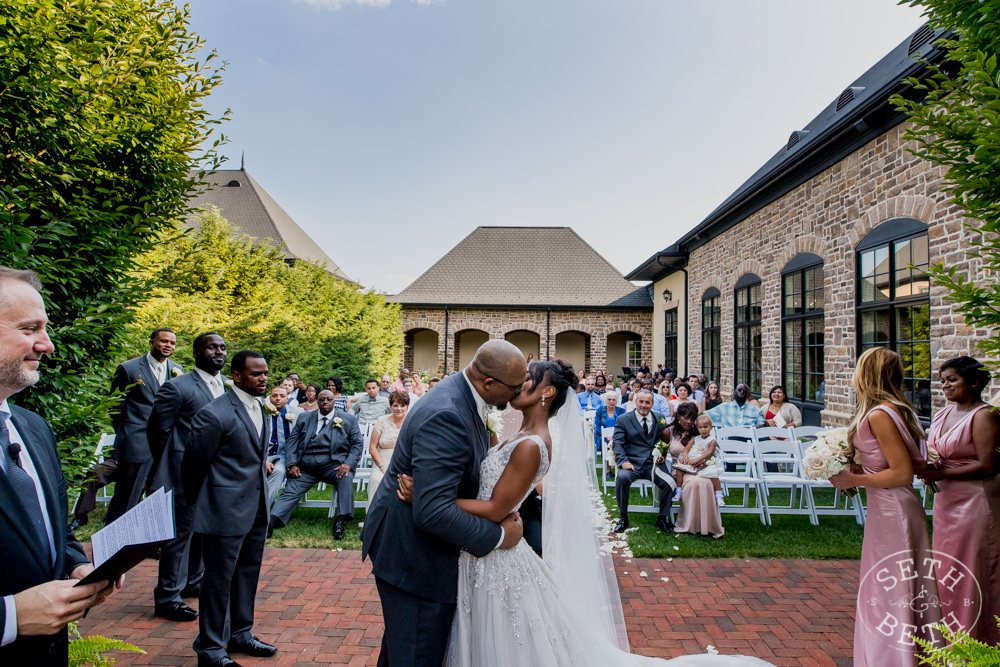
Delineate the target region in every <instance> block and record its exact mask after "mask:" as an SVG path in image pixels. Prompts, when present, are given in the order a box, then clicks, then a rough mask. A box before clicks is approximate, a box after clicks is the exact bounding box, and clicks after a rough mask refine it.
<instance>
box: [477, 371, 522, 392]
mask: <svg viewBox="0 0 1000 667" xmlns="http://www.w3.org/2000/svg"><path fill="white" fill-rule="evenodd" d="M486 377H488V378H489V379H491V380H493V381H494V382H499V383H500V384H502V385H503V386H505V387H507V388H508V389H510V390H511V391H513V392H514V395H515V396H517V395H518V394H520V393H521V390H522V389H524V382H522V383H521V384H520V385H518V386H516V387H515V386H513V385H509V384H507V383H506V382H504V381H503V380H498V379H497V378H495V377H493V376H492V375H487V376H486ZM526 381H527V380H526ZM526 381H525V382H526Z"/></svg>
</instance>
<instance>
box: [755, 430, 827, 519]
mask: <svg viewBox="0 0 1000 667" xmlns="http://www.w3.org/2000/svg"><path fill="white" fill-rule="evenodd" d="M781 430H786V429H781ZM756 447H757V461H758V466H759V469H760V471H761V477H762V478H763V480H764V488H765V493H767V494H768V499H767V519H768V523H771V517H772V516H774V515H775V514H805V515H808V516H809V523H811V524H812V525H814V526H818V525H819V518H818V517H817V516H816V508H815V507H814V503H813V498H812V483H811V481H810V480H808V479H806V478H805V477H803V475H802V461H801V458H800V456H801V455H800V452H799V445H798V443H796V442H795V441H793V440H763V441H760V442H757V444H756ZM768 464H773V466H774V469H775V470H776V472H772V471H769V470H768V467H767V466H768ZM773 488H781V489H784V488H787V489H788V490H789V498H788V505H775V503H774V499H773V498H771V497H770V490H771V489H773ZM800 489H801V494H802V495H801V501H800V502H799V506H798V507H796V504H795V492H796V491H797V490H800ZM803 505H804V507H803Z"/></svg>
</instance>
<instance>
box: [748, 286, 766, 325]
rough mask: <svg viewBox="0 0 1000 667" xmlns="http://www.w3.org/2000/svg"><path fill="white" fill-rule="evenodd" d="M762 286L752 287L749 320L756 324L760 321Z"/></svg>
mask: <svg viewBox="0 0 1000 667" xmlns="http://www.w3.org/2000/svg"><path fill="white" fill-rule="evenodd" d="M762 287H763V286H762V285H760V284H759V283H758V284H756V285H751V286H750V314H749V319H750V320H752V321H754V322H759V321H760V312H761V311H760V295H761V291H762Z"/></svg>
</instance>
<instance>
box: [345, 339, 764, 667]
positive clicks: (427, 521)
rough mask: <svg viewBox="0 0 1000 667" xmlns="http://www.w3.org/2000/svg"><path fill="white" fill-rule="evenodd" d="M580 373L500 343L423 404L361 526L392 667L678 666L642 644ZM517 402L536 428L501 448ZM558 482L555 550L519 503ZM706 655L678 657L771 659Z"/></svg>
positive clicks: (549, 524) (553, 499)
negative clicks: (499, 423) (616, 551)
mask: <svg viewBox="0 0 1000 667" xmlns="http://www.w3.org/2000/svg"><path fill="white" fill-rule="evenodd" d="M576 377H577V376H576V374H575V372H574V370H573V368H572V366H571V365H569V364H568V363H566V362H564V361H561V360H556V361H536V362H533V363H532V364H531V367H530V368H528V367H527V364H526V362H525V359H524V356H523V355H522V354H521V352H520V351H519V350H518V349H517V348H516V347H515V346H513V345H511V344H510V343H508V342H506V341H503V340H491V341H488V342H487V343H485V344H484V345H483V346H482V347H480V348H479V350H478V351H477V353H476V356H475V358H474V359H473V360H472V362H471V363H470V364H469V365H468V366H467V367H466V368H465V369H464V370H463V371H462V372H461V373H458V374H455V375H452V376H449V377H448V378H446V379H444V380H442V381H441V382H440V383H438V385H437V386H436V387H435V388H434V391H431V392H428V393H427V394H426V395H425V396H424V398H423V399H421V400H420V401H419V402H418V403H417V404H416V406H414V408H413V409H412V410H411V411H410V412H409V414H408V415H407V417H406V420H405V421H404V423H403V426H402V429H401V430H400V433H399V436H398V438H397V441H396V448H395V451H394V453H393V456H392V459H391V461H390V463H389V469H388V471H387V472H386V483H383V484H381V485H380V486H379V488H378V490H377V492H376V493H375V496H374V498H373V499H372V502H371V505H370V506H369V508H368V515H367V517H366V520H365V524H364V527H363V529H362V533H361V540H362V558H366V557H368V556H370V557H371V560H372V572H373V574H374V576H375V583H376V587H377V589H378V594H379V598H380V599H381V602H382V614H383V618H384V621H385V631H384V634H383V638H382V646H381V651H380V654H379V660H378V664H379V665H380V666H381V665H392V666H394V667H395V666H404V665H405V666H409V665H428V666H431V665H433V666H434V667H438V666H440V665H442V664H445V663H447V664H448V665H461V666H467V667H487V666H490V665H497V666H498V667H500V666H504V667H507V666H513V665H595V666H596V665H602V667H603V666H605V665H609V664H611V665H620V664H628V665H645V664H650V665H652V664H657V665H661V664H665V663H664V661H661V660H655V659H652V658H644V657H642V656H638V655H632V654H630V653H628V643H627V636H626V634H625V626H624V619H623V616H622V612H621V603H620V598H619V596H618V588H617V580H616V578H615V572H614V567H613V565H611V561H610V557H608V556H607V555H606V552H602V550H601V549H600V547H601V542H602V540H603V539H604V538H605V537H606V536H602V535H599V534H597V533H595V531H594V509H593V508H594V506H593V500H592V496H591V488H592V487H591V482H590V479H591V477H590V471H589V470H588V465H587V463H586V461H587V454H588V451H589V448H590V440H589V439H588V438H587V437H586V434H585V430H584V422H583V416H582V413H581V412H580V409H579V406H578V403H577V401H576V400H569V401H567V398H568V397H571V394H574V393H575V391H574V390H575V383H576ZM573 398H575V397H573ZM508 403H509V404H510V405H511V407H513V408H516V409H518V410H520V411H521V412H522V414H523V418H524V421H523V424H522V428H521V431H520V432H519V433H518V434H517V435H515V436H513V437H512V438H510V439H508V440H507V441H505V442H503V443H498V444H494V446H493V447H492V448H491V446H490V445H491V442H490V434H489V432H488V431H487V428H486V415H487V413H488V411H489V410H490V409H491V408H492V407H497V408H500V409H503V408H504V407H506V405H507V404H508ZM550 427H551V432H550ZM550 461H551V468H550ZM547 473H548V476H547V477H546V474H547ZM542 478H545V479H546V481H545V489H544V496H543V497H544V501H543V512H544V514H543V523H542V525H543V540H542V542H543V544H544V545H545V560H544V562H543V561H542V560H541V559H540V558H539V557H538V556H537V555H536V554H535V552H534V551H532V549H531V548H530V547H529V546H528V545H527V543H525V542H524V541H523V540H522V539H521V533H522V526H521V522H520V518H519V517H518V515H517V513H516V511H515V510H516V509H517V508H518V507H519V506H520V505H521V503H522V502H523V501H524V499H525V498H526V497H527V495H528V494H529V492H530V491H531V489H533V488H535V487H536V486H537V485H538V483H539V482H540V481H541V480H542ZM394 479H395V480H398V483H397V484H391V483H388V482H389V480H394ZM694 658H695V659H696V660H698V661H697V662H675V661H670V662H669V663H667V664H670V665H672V666H673V665H675V664H677V665H681V664H683V665H688V664H690V665H704V666H706V667H707V666H709V665H711V666H715V665H720V666H721V665H730V664H739V665H744V664H757V665H766V664H768V663H764V662H763V661H755V662H750V661H751V660H756V659H746V658H732V657H729V656H695V657H694ZM720 658H721V659H722V660H723V661H725V662H719V661H717V659H720ZM675 660H686V658H681V659H675ZM737 661H738V662H737Z"/></svg>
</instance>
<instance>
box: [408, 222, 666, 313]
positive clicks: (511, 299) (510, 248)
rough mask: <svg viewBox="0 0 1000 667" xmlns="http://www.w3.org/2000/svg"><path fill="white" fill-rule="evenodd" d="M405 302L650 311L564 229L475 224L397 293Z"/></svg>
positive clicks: (647, 302)
mask: <svg viewBox="0 0 1000 667" xmlns="http://www.w3.org/2000/svg"><path fill="white" fill-rule="evenodd" d="M389 300H390V301H395V302H396V303H400V304H403V305H412V306H416V305H422V306H423V305H426V306H445V305H448V306H513V307H522V308H523V307H542V308H545V307H549V306H551V307H571V308H621V309H652V307H653V301H652V298H651V297H650V296H649V290H648V289H646V288H645V287H638V288H637V287H636V286H635V285H633V284H632V283H630V282H629V281H627V280H625V278H624V276H622V274H621V273H619V272H618V270H617V269H616V268H615V267H614V266H612V265H611V264H610V263H609V262H608V260H606V259H604V258H603V257H601V255H600V254H599V253H598V252H597V251H596V250H594V249H593V248H592V247H590V246H589V245H588V244H587V242H586V241H584V240H583V239H582V238H580V236H579V235H577V233H576V232H574V231H573V230H572V229H570V228H569V227H477V228H476V229H475V231H473V232H472V233H471V234H469V235H468V236H466V237H465V238H464V239H463V240H462V241H461V242H460V243H459V244H458V245H457V246H455V247H454V248H452V249H451V251H450V252H449V253H448V254H446V255H445V256H444V257H442V258H441V259H440V260H438V261H437V263H436V264H434V266H432V267H431V268H429V269H427V271H426V272H424V274H423V275H422V276H420V277H419V278H417V279H416V280H414V281H413V282H412V283H411V284H410V285H409V286H408V287H407V288H406V289H404V290H403V291H402V292H400V293H399V294H397V295H395V296H393V297H389Z"/></svg>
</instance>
